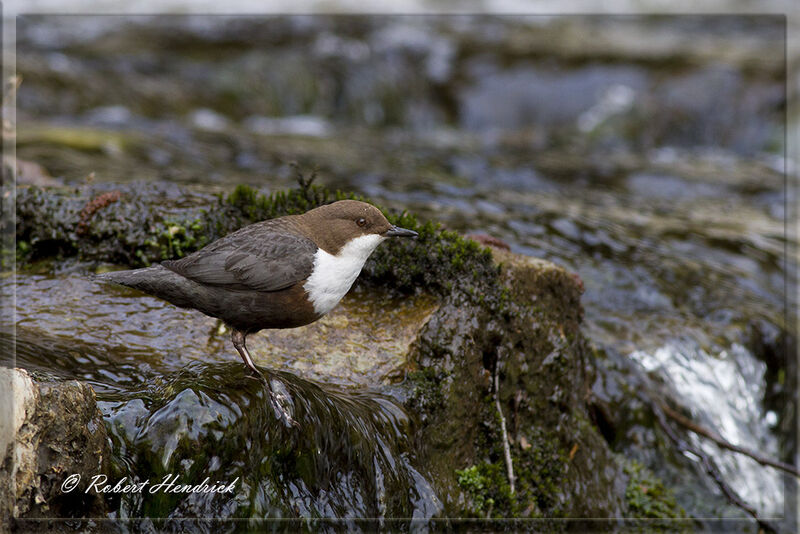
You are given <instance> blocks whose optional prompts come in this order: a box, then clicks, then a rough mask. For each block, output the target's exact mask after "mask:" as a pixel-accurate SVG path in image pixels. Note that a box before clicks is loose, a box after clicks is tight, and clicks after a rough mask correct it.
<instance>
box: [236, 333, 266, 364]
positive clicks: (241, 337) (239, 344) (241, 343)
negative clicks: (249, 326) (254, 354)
mask: <svg viewBox="0 0 800 534" xmlns="http://www.w3.org/2000/svg"><path fill="white" fill-rule="evenodd" d="M246 340H247V334H245V333H244V332H242V331H241V330H237V329H236V328H233V329H231V341H233V346H234V347H235V348H236V352H238V353H239V356H241V357H242V360H244V363H245V364H247V367H249V368H250V369H251V370H252V371H253V372H254V373H256V374H257V375H260V376H263V375H262V374H261V371H259V370H258V368H257V367H256V364H254V363H253V358H251V357H250V352H249V351H248V350H247V345H246V344H245V343H246Z"/></svg>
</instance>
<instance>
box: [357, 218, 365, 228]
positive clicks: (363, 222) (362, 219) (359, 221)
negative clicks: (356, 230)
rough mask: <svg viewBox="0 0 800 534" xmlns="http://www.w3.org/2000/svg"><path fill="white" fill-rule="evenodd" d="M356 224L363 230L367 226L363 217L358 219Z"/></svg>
mask: <svg viewBox="0 0 800 534" xmlns="http://www.w3.org/2000/svg"><path fill="white" fill-rule="evenodd" d="M356 224H357V225H359V226H360V227H362V228H363V227H365V226H366V225H367V220H366V219H365V218H364V217H361V218H360V219H357V220H356Z"/></svg>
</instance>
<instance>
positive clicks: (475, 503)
mask: <svg viewBox="0 0 800 534" xmlns="http://www.w3.org/2000/svg"><path fill="white" fill-rule="evenodd" d="M456 476H457V477H458V486H459V487H460V488H461V490H462V491H463V492H464V493H465V494H466V495H467V496H468V498H469V505H468V512H469V513H470V515H472V516H474V517H508V516H505V515H503V514H502V513H493V512H499V511H501V510H507V509H508V507H509V505H510V504H511V502H512V501H513V496H512V495H511V488H510V487H509V485H508V481H506V480H505V474H504V472H503V470H502V469H501V467H500V466H499V465H497V464H491V463H485V462H483V463H480V464H478V465H473V466H471V467H467V468H466V469H461V470H456Z"/></svg>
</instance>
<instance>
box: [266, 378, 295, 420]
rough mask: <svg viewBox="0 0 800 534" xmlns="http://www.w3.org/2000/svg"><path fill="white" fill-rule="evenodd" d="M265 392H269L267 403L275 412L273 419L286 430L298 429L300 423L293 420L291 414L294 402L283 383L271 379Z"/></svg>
mask: <svg viewBox="0 0 800 534" xmlns="http://www.w3.org/2000/svg"><path fill="white" fill-rule="evenodd" d="M267 391H268V392H269V401H270V404H271V405H272V410H273V411H274V412H275V417H276V418H277V419H278V420H279V421H280V422H281V423H283V424H284V426H286V428H291V427H293V426H295V427H299V426H300V423H298V422H297V421H295V420H294V418H293V417H292V413H291V412H293V411H294V401H293V400H292V397H291V395H289V390H288V389H286V386H285V385H284V383H283V382H281V381H280V380H277V379H272V380H270V381H269V382H268V384H267Z"/></svg>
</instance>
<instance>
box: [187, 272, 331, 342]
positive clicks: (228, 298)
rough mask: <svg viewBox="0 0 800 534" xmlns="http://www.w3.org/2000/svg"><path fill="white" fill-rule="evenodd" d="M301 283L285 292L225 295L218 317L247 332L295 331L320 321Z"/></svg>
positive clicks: (214, 314)
mask: <svg viewBox="0 0 800 534" xmlns="http://www.w3.org/2000/svg"><path fill="white" fill-rule="evenodd" d="M306 295H307V294H306V291H305V289H303V285H302V284H301V283H298V284H295V285H293V286H292V287H290V288H288V289H284V290H282V291H271V292H265V291H236V290H234V291H231V290H228V291H225V292H221V294H220V295H219V296H218V302H217V306H215V308H216V309H214V310H209V311H214V312H217V313H208V312H207V311H206V310H201V311H204V312H206V313H208V315H213V316H216V317H219V318H220V319H222V320H223V321H225V322H226V323H227V324H228V325H230V326H232V327H234V328H236V329H239V330H243V331H245V332H248V333H250V332H257V331H259V330H262V329H264V328H295V327H298V326H303V325H307V324H309V323H312V322H314V321H316V320H317V319H319V317H320V316H319V315H318V314H317V313H316V312H315V311H314V306H313V305H312V304H311V302H310V301H309V300H308V298H307V297H306Z"/></svg>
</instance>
